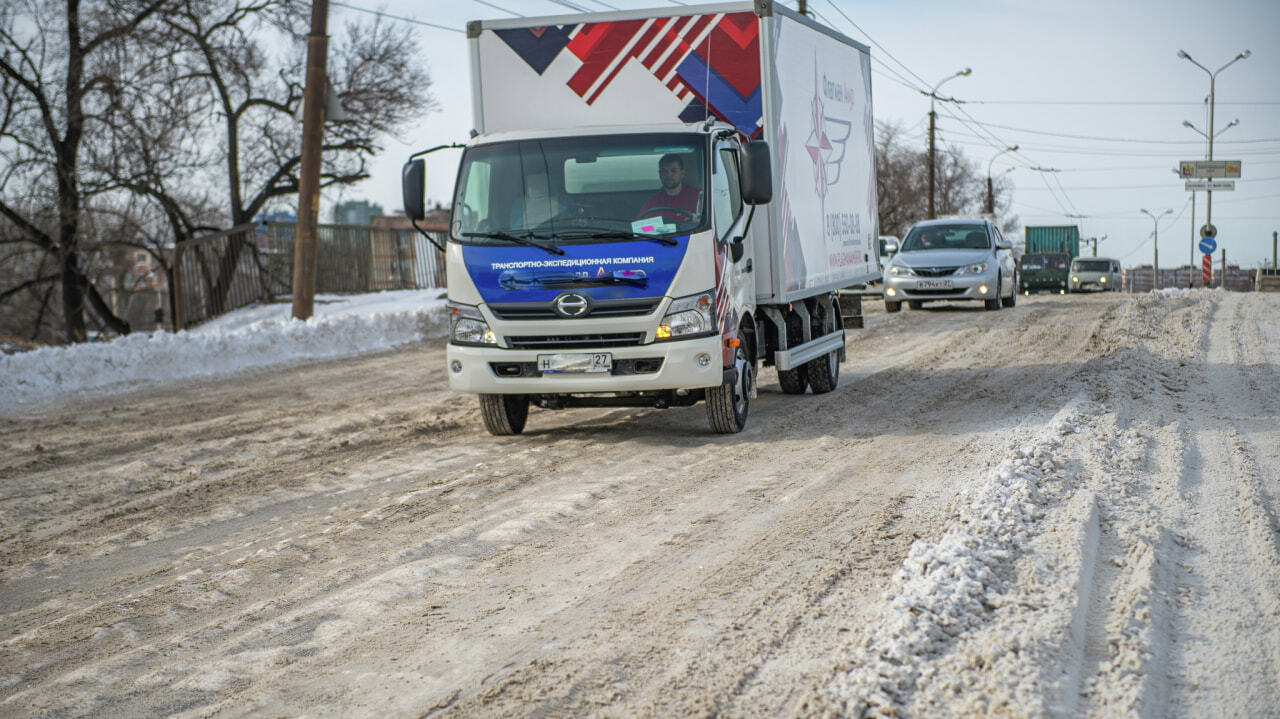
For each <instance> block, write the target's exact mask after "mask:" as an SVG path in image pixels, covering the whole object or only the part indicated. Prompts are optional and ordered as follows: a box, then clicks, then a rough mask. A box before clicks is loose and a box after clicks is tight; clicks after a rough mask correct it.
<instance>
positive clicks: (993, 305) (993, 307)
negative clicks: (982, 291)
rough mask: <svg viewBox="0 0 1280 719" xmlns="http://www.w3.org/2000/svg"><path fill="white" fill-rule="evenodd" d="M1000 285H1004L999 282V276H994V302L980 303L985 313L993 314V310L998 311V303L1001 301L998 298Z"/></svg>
mask: <svg viewBox="0 0 1280 719" xmlns="http://www.w3.org/2000/svg"><path fill="white" fill-rule="evenodd" d="M1002 284H1004V283H1003V282H1002V281H1001V279H1000V275H996V298H995V299H994V300H983V301H982V305H983V307H985V308H986V309H987V311H989V312H994V311H995V310H998V309H1000V303H1001V301H1002V300H1001V298H1000V285H1002Z"/></svg>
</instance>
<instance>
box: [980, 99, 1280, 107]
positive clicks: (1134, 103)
mask: <svg viewBox="0 0 1280 719" xmlns="http://www.w3.org/2000/svg"><path fill="white" fill-rule="evenodd" d="M967 102H968V103H969V104H971V105H1126V106H1144V105H1157V106H1179V107H1181V106H1187V105H1190V106H1195V107H1199V106H1201V105H1203V104H1204V103H1203V102H1182V101H1167V100H968V101H967ZM1215 104H1216V105H1217V106H1218V107H1222V106H1224V105H1280V101H1275V100H1254V101H1243V102H1216V103H1215Z"/></svg>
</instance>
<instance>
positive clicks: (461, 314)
mask: <svg viewBox="0 0 1280 719" xmlns="http://www.w3.org/2000/svg"><path fill="white" fill-rule="evenodd" d="M449 341H450V342H453V343H454V344H459V345H493V344H497V343H498V338H497V337H495V336H494V334H493V330H491V329H489V323H487V322H485V321H484V318H483V317H482V316H481V314H480V310H478V309H477V308H475V307H472V306H471V305H455V304H450V305H449Z"/></svg>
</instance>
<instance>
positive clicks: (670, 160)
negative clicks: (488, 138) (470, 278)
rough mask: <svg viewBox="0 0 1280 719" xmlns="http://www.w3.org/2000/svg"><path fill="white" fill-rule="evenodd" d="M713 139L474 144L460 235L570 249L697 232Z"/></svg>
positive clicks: (457, 215) (465, 169)
mask: <svg viewBox="0 0 1280 719" xmlns="http://www.w3.org/2000/svg"><path fill="white" fill-rule="evenodd" d="M705 143H706V141H705V139H704V138H702V137H700V136H697V135H687V134H685V135H681V134H645V135H609V136H598V137H575V138H555V139H548V140H525V141H519V142H506V143H494V144H490V145H480V146H477V147H473V148H471V149H469V150H468V151H467V152H466V154H465V155H464V156H463V159H462V166H461V168H460V170H459V173H458V187H457V193H456V196H455V198H454V210H453V224H452V227H451V230H452V232H451V236H452V239H454V240H455V241H459V242H466V243H474V244H495V245H500V244H512V243H514V242H517V241H518V240H513V239H512V238H513V237H514V238H519V239H520V240H533V241H541V242H552V243H555V244H556V245H561V244H573V243H585V242H596V241H599V240H600V239H604V238H609V239H620V238H621V239H628V238H630V239H640V240H643V239H646V238H648V237H669V236H671V235H675V234H688V233H690V232H695V231H698V230H700V229H702V228H703V227H704V226H705V225H706V224H707V221H708V219H707V215H708V214H709V213H707V212H706V211H705V207H706V199H705V197H704V193H703V191H702V189H703V187H704V178H705V177H706V174H707V172H706V151H705Z"/></svg>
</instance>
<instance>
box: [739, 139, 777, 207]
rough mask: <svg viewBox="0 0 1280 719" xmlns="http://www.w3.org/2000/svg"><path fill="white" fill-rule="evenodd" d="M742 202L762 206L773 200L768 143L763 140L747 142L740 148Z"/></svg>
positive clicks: (771, 170)
mask: <svg viewBox="0 0 1280 719" xmlns="http://www.w3.org/2000/svg"><path fill="white" fill-rule="evenodd" d="M741 160H742V162H741V165H742V175H741V177H742V201H743V202H745V203H747V204H748V205H763V204H765V203H767V202H769V201H770V200H772V199H773V166H772V162H771V159H770V155H769V143H768V142H765V141H764V140H755V141H754V142H748V143H747V144H746V145H744V146H743V148H742V156H741Z"/></svg>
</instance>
